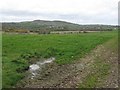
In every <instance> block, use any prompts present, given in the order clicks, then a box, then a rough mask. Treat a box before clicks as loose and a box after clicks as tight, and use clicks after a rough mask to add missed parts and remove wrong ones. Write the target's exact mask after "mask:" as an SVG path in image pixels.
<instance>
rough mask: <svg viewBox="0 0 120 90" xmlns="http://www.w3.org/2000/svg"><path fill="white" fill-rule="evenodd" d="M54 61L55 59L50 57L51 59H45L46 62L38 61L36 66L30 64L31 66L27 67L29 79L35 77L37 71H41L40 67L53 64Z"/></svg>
mask: <svg viewBox="0 0 120 90" xmlns="http://www.w3.org/2000/svg"><path fill="white" fill-rule="evenodd" d="M54 60H55V58H54V57H51V58H48V59H46V60H44V61H42V62H41V61H38V62H37V63H36V64H32V65H30V66H29V71H30V73H31V74H32V77H31V79H33V77H35V76H36V75H37V71H38V70H39V71H40V70H41V67H42V66H43V65H45V64H47V63H51V62H53V61H54Z"/></svg>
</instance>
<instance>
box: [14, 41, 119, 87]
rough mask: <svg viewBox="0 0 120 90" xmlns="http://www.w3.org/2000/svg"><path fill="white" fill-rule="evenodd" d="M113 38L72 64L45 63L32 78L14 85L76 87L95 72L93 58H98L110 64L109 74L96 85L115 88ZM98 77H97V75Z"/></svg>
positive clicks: (116, 55) (116, 71) (115, 61)
mask: <svg viewBox="0 0 120 90" xmlns="http://www.w3.org/2000/svg"><path fill="white" fill-rule="evenodd" d="M111 42H112V43H114V42H113V40H110V41H108V42H107V43H104V44H103V45H99V46H97V47H96V48H95V49H94V50H92V51H91V52H90V53H89V54H87V55H85V56H84V57H83V58H81V59H80V60H76V61H74V62H73V63H72V64H66V65H58V64H56V63H51V64H47V65H46V67H45V68H43V69H42V71H41V72H39V75H37V76H36V77H35V78H34V79H30V78H29V77H27V78H25V79H23V80H22V81H21V82H20V83H18V84H17V86H16V87H25V88H27V87H29V88H43V87H44V88H62V87H64V88H76V87H79V86H80V85H81V84H82V83H84V82H85V79H86V77H87V76H89V75H90V74H96V73H97V72H98V70H96V69H94V67H93V65H94V64H95V60H96V59H97V58H100V60H102V63H107V64H109V65H110V67H111V68H110V69H109V71H108V72H109V74H108V75H107V76H106V77H105V78H103V79H100V80H99V82H98V84H97V83H96V87H103V88H116V87H118V82H117V80H118V70H117V69H118V62H117V61H118V54H117V49H114V50H113V49H109V48H110V47H109V46H110V43H111ZM98 78H99V77H98Z"/></svg>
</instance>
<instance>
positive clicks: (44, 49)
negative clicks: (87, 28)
mask: <svg viewBox="0 0 120 90" xmlns="http://www.w3.org/2000/svg"><path fill="white" fill-rule="evenodd" d="M116 34H117V33H116V32H100V33H81V34H63V35H62V34H61V35H59V34H49V35H22V34H3V39H2V40H3V41H2V43H3V46H2V49H3V51H2V58H3V60H2V64H3V67H2V69H3V72H2V73H3V75H2V77H3V80H2V81H3V87H11V86H14V85H15V84H16V83H17V82H18V81H19V80H20V79H22V78H23V77H24V76H25V71H26V70H27V69H28V66H29V65H30V64H31V63H34V62H35V61H36V60H38V59H39V58H49V57H55V58H56V61H55V62H56V63H58V64H69V63H72V61H73V60H77V58H80V57H83V56H84V55H85V54H86V53H88V52H90V50H92V49H93V48H95V47H96V46H97V45H99V44H102V43H104V42H106V41H107V40H109V39H111V38H113V37H114V36H115V35H116Z"/></svg>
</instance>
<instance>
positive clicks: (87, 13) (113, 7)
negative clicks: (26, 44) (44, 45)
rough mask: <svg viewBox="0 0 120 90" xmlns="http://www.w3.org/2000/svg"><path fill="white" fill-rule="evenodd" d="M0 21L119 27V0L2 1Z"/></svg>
mask: <svg viewBox="0 0 120 90" xmlns="http://www.w3.org/2000/svg"><path fill="white" fill-rule="evenodd" d="M0 17H1V18H0V22H21V21H33V20H61V21H67V22H72V23H77V24H108V25H109V24H110V25H117V24H118V0H24V1H22V0H2V1H1V5H0Z"/></svg>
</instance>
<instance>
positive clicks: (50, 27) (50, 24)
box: [2, 20, 116, 32]
mask: <svg viewBox="0 0 120 90" xmlns="http://www.w3.org/2000/svg"><path fill="white" fill-rule="evenodd" d="M115 27H116V26H111V25H79V24H75V23H70V22H65V21H45V20H34V21H25V22H10V23H2V29H3V31H14V30H29V31H31V32H40V31H48V32H49V31H68V30H77V31H78V30H93V31H95V30H112V29H114V28H115Z"/></svg>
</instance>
